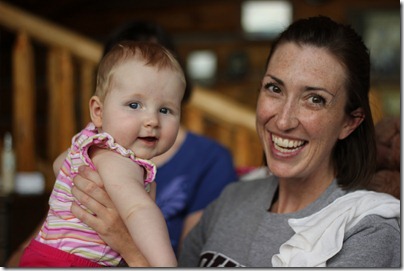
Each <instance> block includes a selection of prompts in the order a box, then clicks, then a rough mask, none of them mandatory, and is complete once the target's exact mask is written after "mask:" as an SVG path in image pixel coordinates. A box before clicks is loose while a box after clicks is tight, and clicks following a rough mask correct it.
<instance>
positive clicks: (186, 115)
mask: <svg viewBox="0 0 404 271" xmlns="http://www.w3.org/2000/svg"><path fill="white" fill-rule="evenodd" d="M182 118H183V122H184V124H185V126H186V127H187V128H188V129H189V130H190V131H193V132H194V133H197V134H204V132H205V125H204V119H203V113H202V111H201V110H199V109H198V108H196V107H192V106H186V107H185V108H184V111H183V113H182Z"/></svg>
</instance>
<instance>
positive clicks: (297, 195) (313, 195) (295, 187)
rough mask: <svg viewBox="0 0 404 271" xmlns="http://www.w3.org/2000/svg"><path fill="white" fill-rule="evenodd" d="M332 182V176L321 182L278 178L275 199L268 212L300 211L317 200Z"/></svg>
mask: <svg viewBox="0 0 404 271" xmlns="http://www.w3.org/2000/svg"><path fill="white" fill-rule="evenodd" d="M333 180H334V177H333V176H331V177H328V178H324V179H322V180H321V182H312V181H310V180H302V179H281V178H280V179H279V187H278V193H277V198H276V199H274V201H273V204H272V205H271V208H270V211H271V212H274V213H279V214H286V213H294V212H297V211H300V210H302V209H304V208H306V207H307V206H308V205H310V204H311V203H312V202H314V201H315V200H317V199H318V198H319V197H320V196H321V194H322V193H323V192H324V191H325V190H326V189H327V188H328V187H329V186H330V184H331V183H332V181H333Z"/></svg>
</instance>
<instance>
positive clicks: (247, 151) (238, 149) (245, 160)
mask: <svg viewBox="0 0 404 271" xmlns="http://www.w3.org/2000/svg"><path fill="white" fill-rule="evenodd" d="M235 136H236V139H235V144H234V145H235V152H234V154H233V156H234V160H235V161H234V162H235V164H236V166H238V167H239V166H251V159H250V156H251V151H252V150H251V148H250V146H251V142H250V139H249V131H248V130H247V129H246V128H244V127H242V126H239V127H238V128H237V129H236V134H235ZM254 155H255V154H254Z"/></svg>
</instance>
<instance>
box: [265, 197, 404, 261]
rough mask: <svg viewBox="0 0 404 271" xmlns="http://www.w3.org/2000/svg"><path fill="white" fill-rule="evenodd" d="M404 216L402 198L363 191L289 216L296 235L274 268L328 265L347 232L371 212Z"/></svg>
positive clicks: (398, 216) (282, 252)
mask: <svg viewBox="0 0 404 271" xmlns="http://www.w3.org/2000/svg"><path fill="white" fill-rule="evenodd" d="M373 214H374V215H379V216H382V217H385V218H394V217H395V218H397V220H398V222H399V219H400V201H399V200H397V199H396V198H394V197H393V196H391V195H389V194H384V193H377V192H372V191H365V190H359V191H356V192H352V193H348V194H346V195H344V196H342V197H340V198H338V199H336V200H335V201H334V202H332V203H331V204H330V205H328V206H327V207H325V208H323V209H322V210H320V211H319V212H317V213H315V214H312V215H310V216H308V217H304V218H300V219H289V220H288V223H289V225H290V226H291V227H292V229H293V230H294V231H295V234H294V235H293V236H292V237H291V238H290V239H289V240H288V241H286V242H285V243H284V244H282V245H281V247H280V249H279V252H280V253H279V254H276V255H274V256H273V257H272V265H273V267H325V266H326V262H327V260H328V259H330V258H331V257H333V256H334V255H335V254H337V253H338V252H339V251H340V250H341V248H342V243H343V240H344V234H345V232H346V231H348V230H349V229H351V228H352V227H353V226H355V225H356V224H357V223H358V222H359V221H360V220H361V219H362V218H364V217H365V216H367V215H373Z"/></svg>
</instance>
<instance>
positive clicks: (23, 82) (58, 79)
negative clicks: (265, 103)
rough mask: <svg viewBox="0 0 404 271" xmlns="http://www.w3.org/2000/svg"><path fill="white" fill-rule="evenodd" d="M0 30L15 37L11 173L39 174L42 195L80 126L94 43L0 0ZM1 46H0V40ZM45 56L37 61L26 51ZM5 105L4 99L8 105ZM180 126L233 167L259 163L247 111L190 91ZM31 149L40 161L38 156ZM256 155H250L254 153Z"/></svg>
mask: <svg viewBox="0 0 404 271" xmlns="http://www.w3.org/2000/svg"><path fill="white" fill-rule="evenodd" d="M0 27H2V28H6V29H7V30H8V31H11V32H12V33H13V34H14V35H15V42H14V44H13V45H12V49H11V52H12V61H11V67H10V70H11V76H12V89H10V90H1V91H12V134H13V137H14V146H15V150H16V154H17V169H18V171H35V170H39V171H42V172H43V173H44V174H45V176H46V177H47V189H50V188H51V186H52V185H53V173H52V161H53V160H54V159H55V158H56V157H57V155H58V154H59V153H61V152H63V151H65V150H66V149H67V148H68V147H69V145H70V141H71V137H72V136H73V135H74V134H75V133H76V132H77V131H78V129H79V128H81V127H83V126H84V125H85V124H86V123H87V122H88V121H89V116H88V113H87V112H88V100H89V98H90V96H91V95H92V92H93V86H94V80H95V79H94V75H95V69H96V66H97V63H98V61H99V59H100V57H101V53H102V45H101V44H99V43H97V42H95V41H93V40H91V39H88V38H86V37H83V36H81V35H78V34H77V33H75V32H72V31H69V30H68V29H66V28H63V27H60V26H57V25H55V24H53V23H50V22H48V21H46V20H44V19H41V18H39V17H37V16H35V15H32V14H30V13H28V12H25V11H23V10H21V9H18V8H16V7H13V6H12V5H10V4H6V3H5V2H3V1H0ZM0 42H1V40H0ZM37 44H39V45H40V46H41V48H42V49H43V51H45V53H44V55H45V57H44V59H40V58H39V57H38V56H37V54H36V51H35V50H34V45H37ZM39 64H42V65H45V71H44V73H45V74H44V78H45V79H44V80H45V81H46V82H45V85H46V92H47V101H46V102H43V104H41V106H46V107H47V108H46V110H47V118H46V120H42V121H45V122H46V125H42V126H41V127H46V131H45V136H46V138H47V141H46V144H45V146H36V144H37V143H38V138H37V137H38V131H37V128H38V118H37V116H36V112H37V107H38V103H37V102H36V95H37V92H38V89H37V88H38V82H37V81H36V80H37V74H38V65H39ZM10 102H11V101H10ZM183 122H184V125H185V126H186V127H187V128H188V129H190V130H191V131H194V132H196V133H199V134H204V135H207V136H210V137H212V138H214V139H216V140H217V141H219V142H221V143H223V144H224V145H225V146H227V147H228V148H229V149H230V151H231V152H232V154H233V157H234V162H235V164H236V166H238V167H244V166H258V165H260V164H261V161H262V156H261V155H260V153H261V147H260V144H259V142H258V138H257V136H256V133H255V117H254V112H253V111H252V110H249V109H246V108H243V106H241V105H240V104H238V103H236V102H233V101H230V100H229V99H228V98H226V97H224V96H222V95H220V94H217V93H214V92H213V91H211V90H207V89H202V88H200V87H196V88H195V90H194V92H193V96H192V98H191V101H190V103H189V105H187V106H186V108H185V109H184V113H183ZM38 148H41V149H44V150H45V152H46V155H45V158H43V159H42V158H40V157H38V154H37V152H38ZM257 154H258V155H257Z"/></svg>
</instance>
